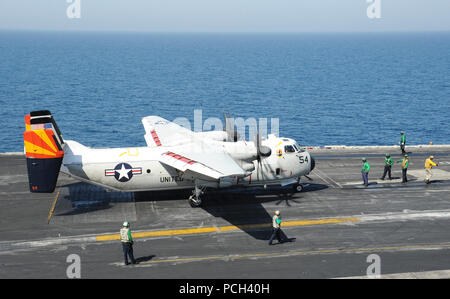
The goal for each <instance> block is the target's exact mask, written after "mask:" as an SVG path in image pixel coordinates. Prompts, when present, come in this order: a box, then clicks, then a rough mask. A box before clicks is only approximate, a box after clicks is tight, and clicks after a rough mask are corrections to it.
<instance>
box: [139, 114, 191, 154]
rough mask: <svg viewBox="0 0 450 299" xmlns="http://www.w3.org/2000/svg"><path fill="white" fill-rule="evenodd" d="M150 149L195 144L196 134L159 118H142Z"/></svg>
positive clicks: (146, 140)
mask: <svg viewBox="0 0 450 299" xmlns="http://www.w3.org/2000/svg"><path fill="white" fill-rule="evenodd" d="M142 124H143V125H144V129H145V135H144V137H145V142H146V143H147V146H148V147H158V146H175V145H179V144H186V143H190V142H193V140H194V132H192V131H191V130H188V129H186V128H183V127H182V126H180V125H177V124H176V123H174V122H170V121H168V120H166V119H164V118H162V117H159V116H146V117H144V118H142Z"/></svg>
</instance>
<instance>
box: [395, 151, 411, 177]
mask: <svg viewBox="0 0 450 299" xmlns="http://www.w3.org/2000/svg"><path fill="white" fill-rule="evenodd" d="M400 162H401V163H402V183H407V182H408V178H407V177H406V172H407V171H408V164H409V159H408V155H405V157H404V158H403V159H400V160H398V161H397V163H400Z"/></svg>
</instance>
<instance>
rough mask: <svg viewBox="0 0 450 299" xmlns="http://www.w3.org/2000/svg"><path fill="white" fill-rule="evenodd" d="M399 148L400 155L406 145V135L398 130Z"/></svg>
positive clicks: (403, 152)
mask: <svg viewBox="0 0 450 299" xmlns="http://www.w3.org/2000/svg"><path fill="white" fill-rule="evenodd" d="M400 135H401V137H400V149H401V150H402V155H404V154H405V153H406V152H405V145H406V136H405V132H400Z"/></svg>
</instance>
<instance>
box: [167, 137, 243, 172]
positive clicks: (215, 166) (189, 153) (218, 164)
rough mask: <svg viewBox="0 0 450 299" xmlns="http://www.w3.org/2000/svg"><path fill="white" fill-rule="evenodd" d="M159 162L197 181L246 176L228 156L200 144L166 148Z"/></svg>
mask: <svg viewBox="0 0 450 299" xmlns="http://www.w3.org/2000/svg"><path fill="white" fill-rule="evenodd" d="M159 161H160V162H162V163H164V164H166V165H169V166H171V167H173V168H176V169H178V170H180V171H182V172H187V173H189V174H190V175H192V176H194V177H196V178H199V179H204V178H205V177H206V178H207V179H215V180H218V179H220V178H223V177H229V176H238V177H244V176H246V175H247V174H246V172H245V170H243V169H242V168H241V167H240V166H239V165H238V164H237V163H236V162H235V161H234V160H233V159H232V158H231V156H230V155H229V154H227V153H226V152H224V151H221V150H218V149H215V148H212V147H211V146H208V145H206V144H201V143H200V144H198V143H196V144H190V145H188V146H186V145H182V146H176V147H171V148H168V149H167V151H164V152H163V153H162V154H161V156H160V159H159Z"/></svg>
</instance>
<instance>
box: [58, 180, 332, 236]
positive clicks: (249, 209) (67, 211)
mask: <svg viewBox="0 0 450 299" xmlns="http://www.w3.org/2000/svg"><path fill="white" fill-rule="evenodd" d="M326 188H328V186H327V185H323V184H304V188H303V191H302V192H301V193H297V194H302V193H307V192H312V191H318V190H323V189H326ZM191 192H192V191H191V190H171V191H146V192H134V193H133V192H115V191H112V192H109V191H106V190H105V189H104V188H102V187H99V186H94V185H90V184H86V183H82V182H80V183H74V184H69V185H65V186H62V187H61V194H60V195H59V199H58V202H57V205H56V209H55V216H70V215H78V214H83V213H90V212H95V211H99V210H106V209H110V208H112V203H117V202H133V201H135V202H145V201H179V200H185V201H186V206H187V207H188V205H189V204H188V202H187V198H188V197H189V195H190V194H191ZM294 194H296V193H294V192H293V191H292V187H291V186H286V187H281V186H268V187H267V188H266V189H264V188H263V187H262V186H254V187H247V188H230V189H220V190H216V189H208V190H206V192H205V194H204V195H203V196H202V201H203V204H202V206H201V209H203V210H204V211H206V212H208V213H209V214H210V215H211V216H213V217H220V218H222V219H224V220H225V221H227V222H228V223H230V224H231V225H234V226H237V227H239V228H240V229H241V230H242V231H244V232H246V233H247V234H249V235H250V236H252V237H254V238H255V239H258V240H268V239H269V238H270V235H271V232H272V231H271V223H272V216H273V212H274V211H266V209H265V208H264V207H263V204H264V203H266V202H275V205H276V206H279V208H278V209H279V210H281V211H282V210H283V209H289V208H290V207H293V206H298V205H301V195H300V196H298V195H297V196H295V197H294ZM255 224H256V226H255Z"/></svg>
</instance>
